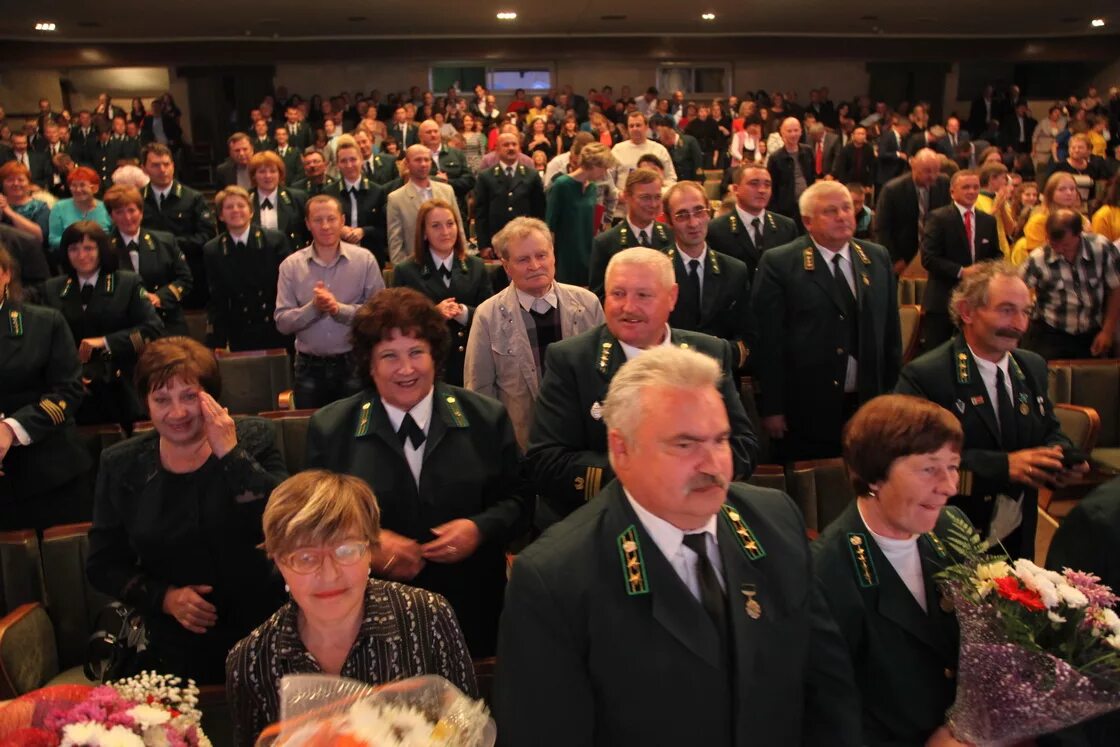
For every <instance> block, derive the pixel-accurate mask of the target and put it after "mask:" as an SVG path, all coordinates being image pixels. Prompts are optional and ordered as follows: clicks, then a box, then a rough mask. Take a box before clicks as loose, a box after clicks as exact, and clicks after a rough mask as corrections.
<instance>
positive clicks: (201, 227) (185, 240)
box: [144, 180, 218, 253]
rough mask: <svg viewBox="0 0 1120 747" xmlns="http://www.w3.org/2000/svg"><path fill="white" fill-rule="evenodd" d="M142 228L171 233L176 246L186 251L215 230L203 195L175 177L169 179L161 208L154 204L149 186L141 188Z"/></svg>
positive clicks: (195, 247)
mask: <svg viewBox="0 0 1120 747" xmlns="http://www.w3.org/2000/svg"><path fill="white" fill-rule="evenodd" d="M144 228H149V229H154V230H156V231H167V232H168V233H171V234H174V235H175V240H176V241H177V242H178V243H179V249H181V250H182V251H184V252H187V253H189V252H191V251H201V250H202V245H203V244H205V243H206V242H207V241H209V240H210V239H212V238H214V237H215V236H216V235H217V233H218V229H217V224H216V223H215V221H214V211H213V210H211V209H210V205H209V203H207V202H206V198H205V197H203V196H202V193H201V192H198V191H196V190H193V189H191V188H190V187H187V186H184V185H183V184H181V183H180V182H179V181H178V180H176V181H175V182H172V184H171V191H170V192H168V193H167V197H166V198H165V199H164V201H163V207H162V208H161V207H158V206H157V205H156V194H155V191H154V190H153V189H152V185H150V184H149V185H148V186H146V187H144Z"/></svg>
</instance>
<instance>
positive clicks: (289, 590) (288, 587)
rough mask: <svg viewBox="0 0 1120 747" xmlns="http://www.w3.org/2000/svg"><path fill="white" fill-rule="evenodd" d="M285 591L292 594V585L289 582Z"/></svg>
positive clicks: (285, 585)
mask: <svg viewBox="0 0 1120 747" xmlns="http://www.w3.org/2000/svg"><path fill="white" fill-rule="evenodd" d="M284 591H285V592H286V593H288V594H291V593H292V587H290V586H288V585H287V584H284Z"/></svg>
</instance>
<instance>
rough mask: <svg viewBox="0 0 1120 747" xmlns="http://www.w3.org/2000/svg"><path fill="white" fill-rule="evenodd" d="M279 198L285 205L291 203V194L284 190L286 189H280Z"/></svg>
mask: <svg viewBox="0 0 1120 747" xmlns="http://www.w3.org/2000/svg"><path fill="white" fill-rule="evenodd" d="M280 200H281V202H283V203H284V204H285V205H291V204H292V197H291V195H289V194H288V190H286V189H282V190H280Z"/></svg>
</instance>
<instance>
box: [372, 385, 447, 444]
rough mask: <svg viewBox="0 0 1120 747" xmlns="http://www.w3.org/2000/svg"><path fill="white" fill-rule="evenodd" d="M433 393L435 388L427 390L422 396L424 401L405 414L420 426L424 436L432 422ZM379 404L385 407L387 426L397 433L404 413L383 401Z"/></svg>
mask: <svg viewBox="0 0 1120 747" xmlns="http://www.w3.org/2000/svg"><path fill="white" fill-rule="evenodd" d="M435 391H436V390H435V387H432V388H431V389H429V390H428V393H427V394H426V395H424V399H422V400H420V401H419V402H417V403H416V404H415V405H413V406H412V409H411V410H408V413H407V414H409V415H411V416H412V419H413V420H414V421H416V425H418V426H420V430H422V431H424V433H425V435H426V434H427V433H428V424H429V423H430V422H431V420H432V404H433V402H434V401H435ZM381 404H382V405H384V407H385V414H386V415H388V416H389V424H390V425H391V426H393V432H394V433H395V432H397V431H399V430H400V429H401V423H402V422H404V416H405V411H404V410H402V409H400V408H399V407H394V406H393V405H390V404H389V403H388V402H386V401H385V400H384V399H382V400H381Z"/></svg>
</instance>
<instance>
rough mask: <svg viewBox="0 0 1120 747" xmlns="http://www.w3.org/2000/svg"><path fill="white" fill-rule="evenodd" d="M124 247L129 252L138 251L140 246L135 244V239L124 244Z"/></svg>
mask: <svg viewBox="0 0 1120 747" xmlns="http://www.w3.org/2000/svg"><path fill="white" fill-rule="evenodd" d="M124 248H125V251H129V252H138V251H140V247H139V246H137V245H136V242H135V241H130V242H128V244H126V245H125V247H124Z"/></svg>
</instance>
